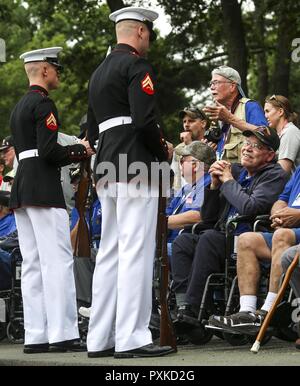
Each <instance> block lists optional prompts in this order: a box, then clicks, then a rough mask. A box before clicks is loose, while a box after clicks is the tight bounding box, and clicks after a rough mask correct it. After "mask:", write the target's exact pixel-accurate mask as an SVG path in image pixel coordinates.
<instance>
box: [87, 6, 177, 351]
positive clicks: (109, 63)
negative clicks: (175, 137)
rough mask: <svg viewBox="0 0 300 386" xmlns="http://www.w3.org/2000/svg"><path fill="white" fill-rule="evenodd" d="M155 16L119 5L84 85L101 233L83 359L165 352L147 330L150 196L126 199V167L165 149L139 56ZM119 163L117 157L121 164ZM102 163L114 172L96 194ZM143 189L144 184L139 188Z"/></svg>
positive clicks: (151, 80) (160, 155)
mask: <svg viewBox="0 0 300 386" xmlns="http://www.w3.org/2000/svg"><path fill="white" fill-rule="evenodd" d="M157 16H158V14H157V13H156V12H153V11H150V10H147V9H145V8H137V7H127V8H123V9H120V10H118V11H116V12H114V13H112V14H111V15H110V19H111V20H113V21H114V22H115V23H116V33H117V40H118V44H117V45H116V47H115V48H114V49H113V50H112V52H111V53H110V54H109V55H108V56H107V57H106V59H105V60H104V61H103V62H102V64H100V66H99V67H98V68H97V69H96V71H95V72H94V73H93V75H92V77H91V79H90V83H89V109H88V138H89V141H90V143H91V145H92V144H94V143H95V141H97V140H99V141H98V148H97V155H96V162H95V165H96V170H95V171H96V178H97V179H98V183H97V186H96V188H97V193H98V196H99V199H100V202H101V206H102V234H101V243H100V249H99V252H98V255H97V258H96V266H95V271H94V277H93V294H92V307H91V316H90V323H89V332H88V336H87V346H88V356H89V357H101V356H108V355H114V356H115V357H116V358H124V357H126V358H130V357H136V356H144V357H150V356H160V355H165V354H168V353H170V352H172V351H173V350H172V349H171V347H169V346H165V347H158V346H155V345H153V343H152V336H151V332H150V330H149V329H148V325H149V321H150V316H151V305H152V273H153V258H154V252H155V251H154V249H155V231H156V222H157V204H158V200H157V197H150V196H149V197H136V198H133V197H130V194H129V195H128V194H127V188H128V185H129V183H130V181H132V179H133V178H134V177H135V176H136V174H135V172H134V171H131V172H130V171H128V172H127V173H123V172H122V173H121V169H122V167H123V166H124V165H123V164H122V162H123V161H122V160H123V159H124V156H126V159H127V164H128V165H130V164H132V163H133V162H142V163H143V165H146V166H145V167H146V169H147V170H150V166H151V162H156V161H165V160H167V158H168V151H167V146H166V144H165V142H164V141H163V140H162V137H161V134H160V129H159V127H158V125H157V123H156V120H155V114H154V109H155V77H154V74H153V70H152V67H151V66H150V64H149V63H148V61H147V60H146V59H145V58H144V55H145V54H146V52H147V50H148V48H149V44H150V43H149V41H150V40H152V39H153V38H155V33H154V31H153V21H154V20H155V19H156V18H157ZM122 157H123V158H122ZM103 163H106V164H107V163H110V165H113V166H114V167H115V170H116V176H115V180H114V181H111V180H110V181H109V182H108V192H109V191H110V188H111V195H110V194H109V193H108V194H107V195H105V194H103V191H104V185H103V184H102V182H101V179H102V177H103V175H104V173H102V172H101V171H99V167H100V168H101V165H102V164H103ZM142 184H145V185H146V187H147V186H149V185H148V181H144V182H142Z"/></svg>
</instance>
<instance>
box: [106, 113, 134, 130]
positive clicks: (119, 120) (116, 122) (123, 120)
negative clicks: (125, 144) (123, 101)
mask: <svg viewBox="0 0 300 386" xmlns="http://www.w3.org/2000/svg"><path fill="white" fill-rule="evenodd" d="M129 123H132V118H131V117H115V118H111V119H108V120H107V121H104V122H102V123H100V124H99V133H103V131H106V130H108V129H110V128H111V127H115V126H120V125H128V124H129Z"/></svg>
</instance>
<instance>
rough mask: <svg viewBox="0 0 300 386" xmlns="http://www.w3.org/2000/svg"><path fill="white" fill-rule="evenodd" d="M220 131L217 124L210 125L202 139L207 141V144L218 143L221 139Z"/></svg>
mask: <svg viewBox="0 0 300 386" xmlns="http://www.w3.org/2000/svg"><path fill="white" fill-rule="evenodd" d="M222 134H223V133H222V130H221V128H220V127H219V125H218V124H212V125H211V126H210V127H209V128H208V129H207V130H205V132H204V138H205V139H207V141H208V142H214V143H218V142H219V141H220V139H221V138H222Z"/></svg>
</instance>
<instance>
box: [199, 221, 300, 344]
mask: <svg viewBox="0 0 300 386" xmlns="http://www.w3.org/2000/svg"><path fill="white" fill-rule="evenodd" d="M245 221H247V222H250V223H252V224H253V231H254V232H257V231H270V229H271V228H270V227H269V225H270V220H269V215H262V216H257V217H256V218H255V219H254V218H251V216H250V217H249V216H238V217H236V218H233V219H232V220H229V221H228V222H227V224H226V239H227V242H226V248H227V251H226V259H225V272H224V274H212V275H210V277H208V279H207V282H206V291H204V295H203V299H202V303H201V306H200V312H199V320H201V312H202V313H203V312H204V310H205V301H206V298H207V296H208V288H209V286H214V288H216V285H218V280H220V279H219V278H220V277H221V278H222V279H221V280H222V281H223V283H222V284H223V285H224V288H223V295H224V297H223V299H222V300H223V301H224V305H225V304H226V306H225V310H224V312H223V313H222V312H221V313H218V312H219V311H220V310H221V309H222V308H221V307H219V308H217V310H216V312H215V314H216V315H218V314H219V315H225V316H226V315H231V314H233V313H236V312H238V309H239V289H238V283H237V275H236V258H237V256H236V253H235V252H233V253H232V251H233V250H234V248H233V237H232V236H233V235H234V231H235V227H236V224H238V223H240V222H245ZM269 268H270V264H269V263H268V264H264V263H261V278H260V284H259V288H258V293H257V299H258V308H260V307H261V306H262V304H263V303H264V299H265V296H266V294H267V293H268V287H269ZM282 279H283V275H282V278H281V280H282ZM219 285H220V284H219ZM293 299H294V294H293V291H292V290H291V289H290V290H289V291H287V292H286V294H285V297H284V299H283V301H282V302H281V303H280V304H279V305H278V307H277V310H276V313H275V315H274V317H273V320H272V322H271V324H270V327H269V328H268V330H267V333H266V335H265V338H264V339H263V341H262V342H261V344H266V343H267V342H268V341H269V340H270V339H271V338H272V336H275V337H277V338H279V339H282V340H286V341H295V340H296V339H297V336H298V335H297V328H298V326H297V323H294V322H293V321H292V318H291V316H292V311H293V308H292V302H293ZM221 306H222V304H221ZM208 327H209V326H207V328H208ZM214 334H215V335H217V336H219V335H220V332H219V331H214ZM222 335H223V338H224V339H225V340H226V341H227V342H228V343H229V344H231V345H233V346H239V345H244V344H247V343H253V342H254V341H255V338H256V335H257V334H255V335H250V334H249V335H246V334H243V335H242V334H233V333H232V334H231V333H228V332H223V333H222Z"/></svg>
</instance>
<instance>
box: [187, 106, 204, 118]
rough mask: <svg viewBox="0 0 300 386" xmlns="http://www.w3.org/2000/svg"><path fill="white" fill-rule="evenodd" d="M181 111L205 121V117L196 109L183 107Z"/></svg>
mask: <svg viewBox="0 0 300 386" xmlns="http://www.w3.org/2000/svg"><path fill="white" fill-rule="evenodd" d="M183 111H184V112H185V113H187V114H188V113H192V114H195V115H196V118H200V119H203V120H207V119H208V118H207V116H206V115H205V114H204V113H203V112H202V111H201V110H199V109H198V108H197V107H185V108H184V109H183Z"/></svg>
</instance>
